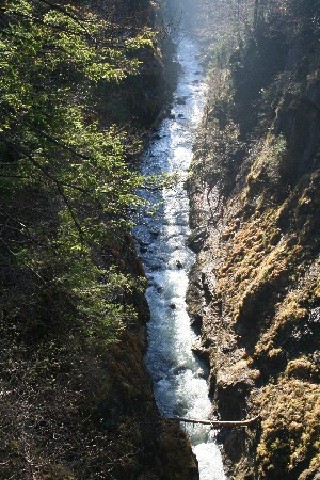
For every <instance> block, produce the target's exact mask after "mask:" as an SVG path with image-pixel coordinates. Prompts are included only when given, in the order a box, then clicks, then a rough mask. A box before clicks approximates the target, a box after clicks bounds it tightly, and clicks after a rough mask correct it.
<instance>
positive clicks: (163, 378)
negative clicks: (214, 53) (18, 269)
mask: <svg viewBox="0 0 320 480" xmlns="http://www.w3.org/2000/svg"><path fill="white" fill-rule="evenodd" d="M197 56H198V52H197V46H196V44H195V43H194V42H193V41H192V40H190V39H188V38H186V37H184V38H182V39H180V41H179V43H178V45H177V61H178V62H179V64H180V65H181V72H180V73H179V78H178V85H177V89H176V92H175V94H174V102H173V108H172V111H171V115H170V118H166V119H165V120H163V122H162V123H161V125H160V127H159V129H158V131H157V134H156V135H155V136H154V139H153V140H152V141H151V142H150V144H149V149H148V151H147V152H146V153H145V155H144V156H143V159H142V166H141V173H142V174H143V175H145V176H148V175H157V174H161V173H169V174H175V173H176V174H178V180H177V182H176V183H175V185H174V187H172V188H171V189H169V190H167V189H163V190H162V191H160V192H159V191H149V192H148V193H144V195H145V196H146V197H147V198H148V200H149V202H150V203H151V205H154V206H155V208H156V209H157V214H156V215H151V214H147V213H145V214H144V215H142V218H141V219H140V221H139V225H138V226H137V227H135V229H134V235H135V237H136V239H137V244H138V245H139V255H140V256H141V258H142V260H143V264H144V267H145V271H146V275H147V278H148V288H147V293H146V297H147V301H148V305H149V309H150V321H149V323H148V350H147V354H146V364H147V367H148V370H149V373H150V375H151V377H152V379H153V382H154V389H155V396H156V400H157V404H158V407H159V409H160V411H161V413H162V414H163V415H164V416H180V417H190V418H202V419H204V418H208V417H209V416H210V411H211V404H210V400H209V398H208V385H207V382H206V380H205V378H204V377H205V376H206V371H205V366H204V365H203V364H201V362H200V361H199V360H198V359H197V358H196V357H195V356H194V355H193V353H192V350H191V348H192V345H193V343H194V342H195V339H196V336H195V334H194V332H193V331H192V329H191V327H190V319H189V316H188V313H187V308H186V292H187V287H188V274H189V272H190V268H191V267H192V265H193V262H194V254H193V253H192V252H191V251H190V250H189V249H188V247H187V246H186V240H187V237H188V235H189V233H190V232H189V226H188V223H189V200H188V196H187V192H186V190H185V189H184V183H185V180H186V178H187V174H188V169H189V167H190V162H191V159H192V145H193V141H194V136H195V130H196V128H197V125H198V124H199V122H200V121H201V118H202V115H203V109H204V104H205V95H206V85H205V83H204V81H203V73H202V68H201V66H200V65H199V63H198V60H197ZM187 431H188V434H189V436H190V439H191V443H192V446H193V450H194V452H195V454H196V456H197V460H198V465H199V478H200V480H223V479H225V476H224V473H223V466H222V460H221V454H220V450H219V447H218V445H217V443H216V441H215V433H214V432H213V431H210V428H209V427H205V426H202V425H197V426H194V427H193V426H191V425H190V426H188V427H187Z"/></svg>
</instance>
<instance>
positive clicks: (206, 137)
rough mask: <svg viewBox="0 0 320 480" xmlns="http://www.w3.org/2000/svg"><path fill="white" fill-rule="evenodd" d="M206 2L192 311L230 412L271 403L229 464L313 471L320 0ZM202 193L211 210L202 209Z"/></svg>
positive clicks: (236, 444) (231, 443)
mask: <svg viewBox="0 0 320 480" xmlns="http://www.w3.org/2000/svg"><path fill="white" fill-rule="evenodd" d="M201 3H203V5H204V12H205V13H207V11H208V8H212V11H213V13H214V12H216V17H214V15H213V14H212V16H211V17H210V18H209V19H207V20H205V19H206V18H207V17H208V16H207V15H206V16H205V15H204V16H203V19H204V20H203V22H202V23H201V31H200V34H201V35H202V37H204V34H205V39H208V37H210V36H211V38H209V41H207V40H205V41H207V42H208V43H207V45H206V54H207V55H206V58H207V60H208V62H209V63H208V70H209V79H210V84H211V91H210V98H209V101H208V106H207V115H206V118H205V120H204V125H203V127H202V130H201V131H200V132H199V139H198V144H197V150H196V155H195V160H194V164H193V179H192V181H191V182H190V189H191V192H192V195H193V199H194V203H193V208H194V212H193V227H194V228H195V231H194V234H193V237H192V241H193V242H194V246H195V248H197V249H198V250H199V249H201V242H202V246H203V247H204V248H203V249H202V250H201V251H200V253H199V256H198V263H197V270H196V275H198V276H196V275H195V278H199V275H200V278H202V289H203V290H204V292H203V295H202V296H201V295H199V294H197V293H195V292H196V289H195V288H194V287H193V289H191V293H190V297H191V298H192V296H193V301H194V302H195V304H193V305H191V311H192V312H193V316H194V320H195V323H196V324H197V325H199V324H200V325H201V324H202V329H203V330H202V331H203V345H204V349H205V352H207V355H208V357H209V361H210V364H211V372H212V374H211V387H212V394H213V395H214V398H215V399H216V401H217V402H218V406H219V409H220V413H221V415H222V417H224V418H239V417H242V416H245V415H247V416H249V415H254V414H257V413H260V414H261V419H262V421H261V431H259V430H258V431H257V432H254V431H252V432H247V434H243V433H240V432H238V433H235V432H231V433H229V434H227V433H226V434H225V437H224V442H225V451H226V454H227V456H228V457H229V462H231V463H229V465H232V466H231V470H230V471H232V474H233V475H234V476H235V477H236V478H238V479H240V478H241V479H243V478H247V479H249V478H266V479H274V480H278V479H280V478H286V479H300V480H305V479H314V478H317V474H318V472H319V468H320V463H319V461H320V460H319V458H320V457H319V455H320V445H319V433H320V432H319V394H320V387H319V352H318V347H319V340H320V331H319V306H320V297H319V284H320V283H319V282H320V269H319V255H320V243H319V226H320V225H319V219H320V212H319V205H320V199H319V178H320V170H319V168H320V166H319V158H320V150H319V148H320V141H319V139H320V130H319V125H320V122H319V120H320V117H319V112H320V77H319V61H320V49H319V42H320V4H319V2H318V1H307V0H305V1H297V0H265V1H260V0H257V1H255V2H253V1H252V2H250V1H238V2H232V1H230V2H228V5H229V8H228V9H227V8H226V5H225V2H223V3H224V6H222V2H219V1H217V2H209V1H203V2H201ZM238 6H240V8H239V9H238V8H237V7H238ZM212 18H216V19H217V23H216V24H212ZM210 22H211V23H210ZM212 37H213V38H212ZM208 45H209V47H208ZM209 50H210V53H209V54H208V53H207V52H208V51H209ZM200 192H202V193H200ZM201 196H202V197H203V196H205V199H206V201H207V205H208V207H207V214H206V216H205V215H204V214H203V211H201V210H200V211H199V212H198V210H197V202H198V203H199V204H200V206H201V201H203V200H201V199H200V198H201ZM191 243H192V242H191ZM203 297H204V298H205V309H203V307H204V304H203V302H204V298H203ZM201 308H202V311H201ZM213 326H214V328H213ZM206 349H207V350H206ZM202 353H203V352H202Z"/></svg>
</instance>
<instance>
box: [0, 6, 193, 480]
mask: <svg viewBox="0 0 320 480" xmlns="http://www.w3.org/2000/svg"><path fill="white" fill-rule="evenodd" d="M154 18H155V5H154V4H153V3H151V2H149V1H148V0H135V1H133V0H131V1H130V2H125V1H119V0H117V1H113V0H108V1H106V2H102V1H101V2H89V1H88V2H87V1H81V2H71V1H70V2H54V1H51V0H7V1H5V2H2V4H1V6H0V22H1V31H0V57H1V60H0V111H1V118H0V184H1V188H0V225H1V231H0V259H1V260H0V261H1V273H0V284H1V291H0V295H1V310H0V322H1V325H0V329H1V351H0V364H1V374H0V375H1V379H0V381H1V387H0V396H1V419H0V424H1V425H0V430H1V446H0V478H1V479H3V480H8V479H9V478H10V479H19V480H23V479H41V480H44V479H46V480H49V479H50V480H53V479H55V480H58V479H61V480H67V479H69V480H71V479H86V480H88V479H91V478H92V479H98V478H103V479H107V478H110V479H114V478H135V479H136V478H147V477H146V476H145V475H147V472H149V475H151V476H152V475H153V476H152V478H166V479H167V478H173V476H174V475H176V473H177V472H179V473H178V474H179V475H180V476H181V478H190V476H189V470H188V469H189V468H191V469H192V468H193V466H192V461H193V460H192V458H191V459H190V455H189V451H188V445H187V443H186V441H185V439H184V437H183V435H180V433H179V432H178V430H177V429H176V428H175V427H172V426H171V427H170V428H171V430H168V429H166V428H165V426H164V423H163V422H162V421H161V420H160V418H159V416H158V413H157V410H156V407H155V403H154V399H153V396H152V392H151V388H150V385H149V383H148V380H147V377H146V374H145V371H144V368H143V361H142V355H143V350H144V347H145V340H144V333H143V332H144V330H143V326H144V322H145V321H146V319H147V309H146V306H145V304H144V300H143V295H142V291H143V288H144V277H143V272H142V268H141V265H140V264H139V262H138V260H137V259H136V257H135V254H134V249H133V245H132V241H131V240H130V237H129V233H130V227H131V225H130V221H129V220H128V218H129V214H130V211H131V209H133V208H135V207H136V206H137V205H139V204H140V203H141V199H140V198H139V197H138V196H137V195H136V194H135V193H134V192H135V191H136V190H137V188H138V187H140V186H141V184H142V179H141V177H140V176H139V175H138V174H137V173H135V169H134V168H131V167H132V165H131V164H132V162H133V159H134V158H135V154H136V153H137V152H138V151H139V149H140V147H141V145H140V143H141V142H140V140H139V134H137V129H139V128H141V127H142V126H145V125H148V124H150V123H151V121H152V120H154V118H155V116H156V114H157V113H158V112H159V108H160V106H161V101H162V99H161V98H160V96H159V90H160V89H161V90H163V89H164V85H163V83H161V82H162V73H161V68H162V67H161V59H160V54H159V52H158V50H157V48H156V46H155V33H154V31H153V30H152V29H153V27H154ZM148 92H149V99H150V102H149V104H146V102H145V100H146V98H145V97H144V96H145V95H148ZM151 99H153V101H152V102H151ZM138 133H139V130H138ZM140 134H141V131H140ZM140 137H141V135H140ZM141 412H143V414H144V415H143V416H142V415H141ZM170 432H171V433H170ZM180 437H181V438H180ZM173 439H175V440H173ZM170 442H173V443H174V445H173V446H171V447H170V450H173V451H175V449H176V448H178V449H179V450H180V452H181V451H182V452H184V453H182V457H183V455H185V458H187V459H188V460H186V461H183V462H182V460H181V461H180V460H178V461H177V462H176V463H175V465H174V466H173V465H172V464H171V463H170V459H169V460H168V457H167V454H168V453H169V451H168V450H167V446H166V445H167V444H168V445H170ZM181 449H182V450H181ZM170 455H171V452H170ZM177 457H179V453H178V454H177ZM182 457H181V458H182ZM161 458H163V459H164V461H163V462H161ZM151 472H154V473H151ZM171 475H172V477H171ZM148 478H151V477H150V476H149V477H148Z"/></svg>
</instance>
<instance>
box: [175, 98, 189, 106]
mask: <svg viewBox="0 0 320 480" xmlns="http://www.w3.org/2000/svg"><path fill="white" fill-rule="evenodd" d="M187 98H188V97H179V98H177V101H176V104H177V105H186V104H187Z"/></svg>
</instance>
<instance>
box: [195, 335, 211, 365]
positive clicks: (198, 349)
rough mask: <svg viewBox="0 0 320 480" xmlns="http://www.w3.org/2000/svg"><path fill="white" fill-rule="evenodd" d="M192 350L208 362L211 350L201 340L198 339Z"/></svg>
mask: <svg viewBox="0 0 320 480" xmlns="http://www.w3.org/2000/svg"><path fill="white" fill-rule="evenodd" d="M191 350H192V351H193V353H194V354H195V355H197V356H198V357H199V358H201V359H203V360H205V361H208V358H209V350H208V349H207V348H206V347H205V346H204V345H203V344H202V340H201V338H198V339H197V340H196V341H195V342H194V344H193V345H192V347H191Z"/></svg>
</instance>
